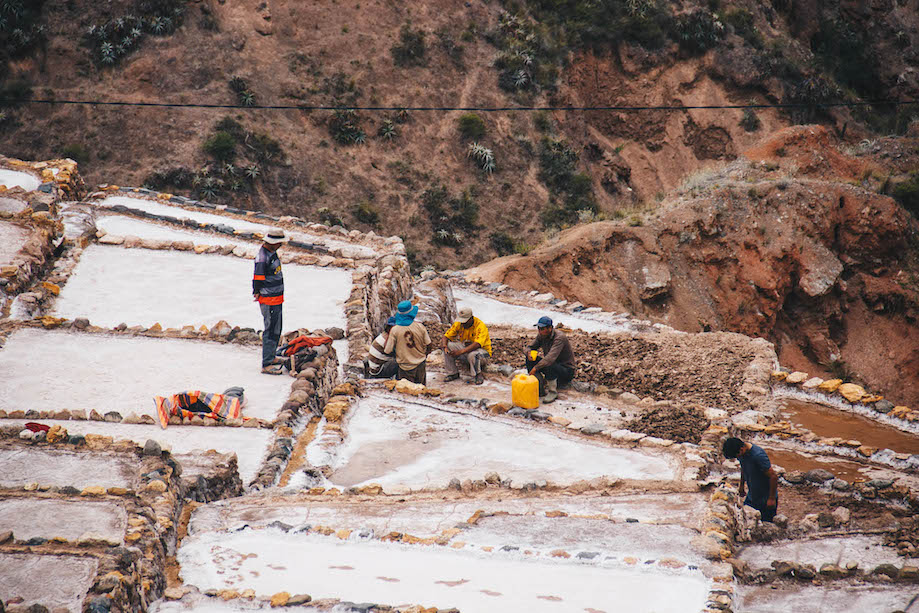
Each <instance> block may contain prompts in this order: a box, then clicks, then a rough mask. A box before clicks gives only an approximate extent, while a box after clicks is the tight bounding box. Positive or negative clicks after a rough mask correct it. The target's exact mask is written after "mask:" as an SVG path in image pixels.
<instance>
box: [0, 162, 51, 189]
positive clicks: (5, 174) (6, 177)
mask: <svg viewBox="0 0 919 613" xmlns="http://www.w3.org/2000/svg"><path fill="white" fill-rule="evenodd" d="M0 185H5V186H6V187H8V188H10V189H12V188H14V187H21V188H22V189H24V190H26V191H27V192H32V191H35V190H36V189H38V186H39V185H41V181H40V180H39V179H38V177H36V176H34V175H31V174H29V173H27V172H19V171H18V170H7V169H6V168H0Z"/></svg>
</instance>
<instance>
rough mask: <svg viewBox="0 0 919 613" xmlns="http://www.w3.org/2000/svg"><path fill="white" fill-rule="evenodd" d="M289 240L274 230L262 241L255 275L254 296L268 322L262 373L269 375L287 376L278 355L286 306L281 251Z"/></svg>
mask: <svg viewBox="0 0 919 613" xmlns="http://www.w3.org/2000/svg"><path fill="white" fill-rule="evenodd" d="M288 240H289V239H288V238H287V237H286V236H284V231H283V230H278V229H277V228H272V229H271V230H269V231H268V232H267V234H265V238H263V239H262V246H261V248H260V249H259V250H258V254H257V255H256V256H255V273H254V274H253V275H252V296H253V298H255V301H256V302H258V306H259V309H260V310H261V311H262V319H263V320H264V322H265V331H264V332H262V372H263V373H264V374H266V375H280V374H282V373H283V371H282V369H281V364H283V363H284V358H279V357H277V356H276V355H275V353H276V352H277V350H278V341H280V340H281V307H282V305H283V304H284V275H283V274H282V273H281V258H279V257H278V248H279V247H280V246H281V245H283V244H284V243H286V242H287V241H288Z"/></svg>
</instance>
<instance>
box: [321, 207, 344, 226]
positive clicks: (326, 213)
mask: <svg viewBox="0 0 919 613" xmlns="http://www.w3.org/2000/svg"><path fill="white" fill-rule="evenodd" d="M316 216H317V217H319V223H322V224H325V225H327V226H342V227H344V226H345V222H344V221H343V220H342V218H341V217H340V216H339V215H338V213H333V212H332V211H331V210H330V209H329V207H327V206H324V207H321V208H319V209H318V210H317V211H316Z"/></svg>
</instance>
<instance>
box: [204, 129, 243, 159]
mask: <svg viewBox="0 0 919 613" xmlns="http://www.w3.org/2000/svg"><path fill="white" fill-rule="evenodd" d="M204 151H205V153H207V154H208V155H210V156H211V157H213V158H214V159H216V160H217V161H219V162H229V161H231V160H232V159H233V158H234V157H236V139H235V138H233V135H232V134H229V133H227V132H224V131H222V130H218V131H217V132H215V133H214V134H213V136H211V137H210V138H209V139H207V140H206V141H204Z"/></svg>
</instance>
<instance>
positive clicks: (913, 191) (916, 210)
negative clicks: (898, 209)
mask: <svg viewBox="0 0 919 613" xmlns="http://www.w3.org/2000/svg"><path fill="white" fill-rule="evenodd" d="M891 196H893V197H894V199H895V200H896V201H897V202H899V203H900V204H901V205H902V206H903V208H905V209H906V210H907V211H909V212H910V213H912V214H913V216H914V217H919V171H914V172H911V173H910V175H909V179H908V180H906V181H904V182H902V183H898V184H897V185H896V186H894V188H893V191H892V192H891Z"/></svg>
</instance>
